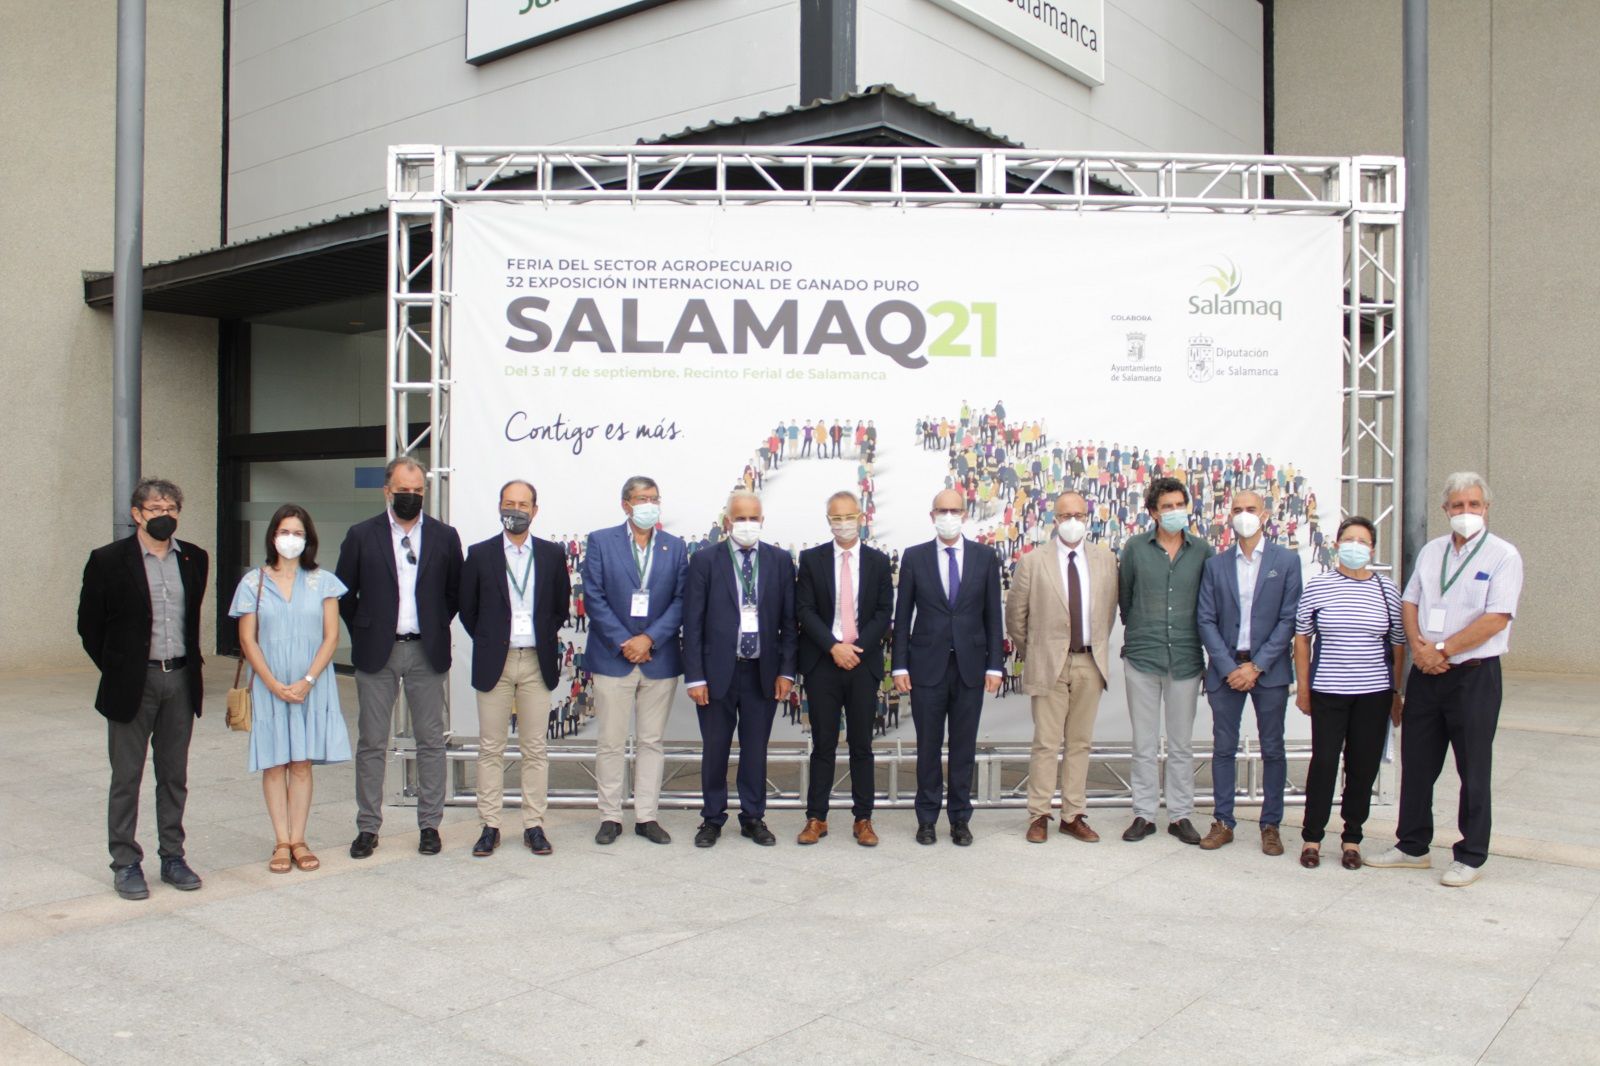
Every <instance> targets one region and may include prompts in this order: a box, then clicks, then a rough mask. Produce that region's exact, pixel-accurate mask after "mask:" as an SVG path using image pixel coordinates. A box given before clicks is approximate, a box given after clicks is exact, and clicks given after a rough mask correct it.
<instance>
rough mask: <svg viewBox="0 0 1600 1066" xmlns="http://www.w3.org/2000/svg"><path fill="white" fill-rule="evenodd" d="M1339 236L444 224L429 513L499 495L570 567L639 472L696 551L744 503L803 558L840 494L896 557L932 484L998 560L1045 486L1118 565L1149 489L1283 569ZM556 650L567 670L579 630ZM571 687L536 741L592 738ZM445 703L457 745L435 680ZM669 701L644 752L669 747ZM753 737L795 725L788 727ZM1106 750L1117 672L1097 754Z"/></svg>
mask: <svg viewBox="0 0 1600 1066" xmlns="http://www.w3.org/2000/svg"><path fill="white" fill-rule="evenodd" d="M1341 233H1342V230H1341V226H1340V223H1339V221H1338V220H1337V219H1327V218H1298V217H1270V218H1248V217H1238V216H1220V217H1197V216H1184V215H1118V214H1111V213H1081V214H1080V213H1073V212H1069V211H1034V210H1014V211H1013V210H1007V211H983V210H968V209H958V208H922V209H915V210H900V209H896V208H867V207H857V206H838V205H829V206H822V207H801V206H773V207H761V208H753V207H737V208H732V209H726V208H718V207H712V206H706V207H688V206H678V205H670V206H669V205H646V206H628V205H610V204H605V205H598V204H597V205H558V206H550V207H547V206H543V205H526V204H494V203H482V204H469V205H464V206H461V207H458V208H457V209H456V213H455V229H454V246H453V261H452V264H453V265H452V273H453V278H452V285H451V288H452V291H453V294H454V295H453V303H452V308H453V310H452V323H453V326H452V328H453V334H452V367H453V377H454V383H453V385H452V388H451V420H450V421H451V424H450V433H451V449H452V465H453V470H452V472H451V475H450V482H449V483H450V492H451V496H450V514H451V519H452V521H453V522H454V523H455V524H456V525H457V526H458V527H459V528H460V529H461V532H462V536H463V538H464V539H465V540H466V541H467V542H469V543H470V542H471V541H473V540H477V539H481V538H483V537H487V536H491V535H493V534H494V533H495V532H496V531H497V529H498V522H497V512H496V501H497V493H498V490H499V487H500V485H501V484H502V483H503V482H505V481H506V480H508V479H511V478H526V479H528V480H530V481H532V482H533V483H534V484H535V485H536V486H537V488H538V492H539V501H538V502H539V513H538V517H537V519H536V520H535V524H534V530H535V532H536V533H537V534H539V535H541V536H545V537H549V538H551V539H555V540H560V541H563V542H566V543H568V544H571V545H574V546H576V547H579V548H581V545H582V543H583V538H584V535H585V533H586V532H587V531H589V530H591V529H595V528H597V527H600V526H605V525H614V524H617V523H620V522H621V521H622V520H623V517H624V516H623V512H622V509H621V504H620V491H621V487H622V483H623V482H624V480H626V479H627V478H628V477H629V476H631V475H634V474H645V475H648V476H650V477H652V478H654V479H655V480H656V481H657V482H659V484H660V487H661V496H662V514H663V519H662V521H663V525H664V526H665V528H666V529H668V530H670V531H671V532H673V533H675V534H678V535H680V536H683V537H685V538H688V539H689V540H690V541H691V544H692V545H696V544H698V543H699V542H702V541H705V542H709V541H710V539H711V538H714V537H715V536H716V531H717V529H718V523H719V518H720V515H721V512H722V509H723V505H724V503H725V501H726V498H727V495H728V493H729V491H730V490H731V489H733V488H734V487H736V486H739V485H741V484H746V483H749V484H752V485H753V486H754V487H756V488H757V489H758V490H759V491H760V493H761V495H762V498H763V505H764V509H765V514H766V539H767V540H769V541H770V542H773V543H776V544H780V545H783V546H785V547H790V548H792V549H793V550H795V551H798V550H800V549H801V548H803V547H806V546H808V545H811V544H814V543H818V542H820V541H822V540H825V539H827V536H828V530H827V523H826V521H825V519H824V505H825V501H826V499H827V497H828V496H829V495H830V494H831V493H833V492H834V491H836V490H839V489H851V490H855V491H858V492H859V491H861V490H862V489H863V488H864V489H866V490H868V497H869V502H870V505H871V507H870V518H871V521H870V530H869V537H870V540H871V541H872V542H873V543H875V544H877V545H878V546H880V547H882V548H884V549H885V550H886V551H891V552H897V551H899V550H903V549H904V548H905V547H907V546H908V545H911V544H914V543H917V542H919V541H923V540H927V539H929V538H930V537H931V536H932V529H931V524H930V520H929V517H928V512H929V509H930V506H931V501H932V497H933V495H934V494H935V492H937V491H938V490H940V489H942V488H944V487H945V486H946V485H947V484H959V485H964V486H967V487H969V488H970V491H971V494H972V496H973V500H974V507H973V511H972V517H971V520H970V521H969V523H968V526H967V532H968V535H969V536H974V537H978V538H981V539H983V540H985V541H986V542H989V543H992V544H994V545H995V546H996V548H997V550H999V551H1000V553H1001V557H1002V560H1004V561H1006V562H1007V563H1008V564H1010V563H1011V562H1012V561H1013V560H1014V559H1015V558H1017V557H1019V556H1020V554H1021V553H1022V552H1023V551H1025V550H1028V549H1030V548H1031V547H1032V546H1033V545H1035V544H1040V543H1046V542H1047V538H1048V537H1049V536H1050V535H1051V529H1050V525H1049V523H1050V520H1051V519H1050V516H1051V515H1052V513H1053V511H1052V506H1053V500H1054V496H1055V494H1056V493H1058V492H1060V491H1063V490H1065V489H1067V488H1076V489H1081V490H1082V491H1084V493H1085V494H1086V495H1087V496H1088V497H1089V499H1090V500H1091V502H1092V503H1093V504H1094V507H1095V516H1094V520H1093V523H1092V533H1091V536H1092V537H1094V538H1095V539H1097V540H1102V541H1105V542H1106V543H1108V544H1109V545H1111V546H1112V547H1113V548H1114V549H1116V548H1120V546H1121V545H1122V543H1123V542H1124V541H1125V540H1126V539H1127V538H1128V537H1129V536H1131V535H1133V534H1134V533H1137V532H1139V531H1141V530H1142V529H1144V528H1146V521H1147V519H1146V516H1145V514H1144V509H1143V504H1142V500H1143V493H1144V489H1145V487H1146V485H1147V484H1148V481H1149V479H1150V478H1151V477H1153V476H1155V475H1156V474H1157V473H1167V474H1175V475H1177V476H1180V477H1183V478H1185V480H1186V481H1187V483H1188V484H1189V485H1190V488H1191V492H1192V493H1193V494H1194V496H1195V513H1196V518H1197V522H1196V527H1195V528H1196V529H1197V530H1198V531H1200V532H1202V533H1203V534H1204V535H1207V536H1209V537H1210V538H1211V539H1212V540H1213V542H1214V543H1217V544H1218V546H1219V547H1220V546H1222V545H1223V544H1225V543H1226V542H1227V540H1228V539H1229V533H1228V531H1227V506H1228V501H1229V499H1230V498H1231V493H1232V492H1233V491H1234V490H1235V489H1237V488H1252V489H1258V490H1261V491H1263V492H1264V494H1265V495H1266V496H1267V497H1268V499H1269V500H1270V501H1271V503H1272V504H1273V506H1274V508H1275V512H1276V514H1275V517H1274V520H1273V521H1272V522H1271V523H1269V526H1268V535H1269V536H1271V537H1273V538H1274V539H1275V540H1277V541H1278V542H1280V543H1285V544H1289V545H1291V546H1293V547H1295V548H1297V549H1298V550H1299V551H1300V553H1301V556H1302V559H1303V560H1304V565H1305V566H1306V568H1307V571H1308V575H1309V573H1310V572H1313V571H1315V570H1316V569H1317V568H1319V567H1320V566H1323V565H1325V564H1326V548H1327V545H1326V544H1325V543H1324V538H1326V541H1327V542H1331V541H1332V539H1333V538H1332V535H1331V534H1332V530H1331V529H1330V528H1328V523H1329V522H1331V521H1334V520H1335V518H1336V516H1337V513H1338V495H1339V493H1338V486H1339V482H1338V473H1339V469H1338V462H1339V447H1340V443H1339V442H1340V411H1341V397H1340V376H1341V370H1340V368H1341V365H1342V354H1341V312H1340V305H1341V300H1342V297H1341V291H1342V284H1343V269H1342V258H1341ZM836 427H837V431H838V432H837V439H836V435H835V429H836ZM464 639H465V638H464V637H463V638H462V641H463V643H462V646H461V647H459V648H458V660H459V661H465V659H466V652H467V648H466V647H465V644H464ZM566 639H567V640H568V641H570V643H571V644H572V645H573V648H572V651H573V653H574V654H573V659H574V660H575V662H576V661H577V660H578V657H579V655H580V654H581V651H582V647H583V643H584V641H585V639H586V633H585V632H584V630H583V629H582V628H579V627H574V629H573V630H572V631H571V633H570V634H568V635H567V637H566ZM1117 644H1118V646H1119V647H1120V637H1118V638H1117ZM1116 650H1117V649H1116V648H1113V655H1114V656H1115V652H1116ZM1012 669H1013V667H1012V664H1011V663H1010V662H1009V661H1008V664H1007V670H1008V672H1010V671H1011V670H1012ZM457 673H464V671H457ZM572 677H576V678H577V679H578V682H579V683H578V685H577V686H575V688H576V689H580V690H581V687H582V685H581V681H582V677H581V673H580V672H578V671H576V670H574V671H573V672H572V673H571V674H570V675H569V677H568V679H567V680H566V681H564V684H563V691H562V692H560V693H558V694H557V701H558V702H557V705H556V707H555V708H554V709H553V710H552V716H553V717H552V723H551V732H552V736H555V737H558V738H564V737H569V736H570V737H575V738H592V737H593V735H594V727H593V724H592V721H591V720H589V719H586V718H585V717H584V715H583V714H582V712H583V711H584V710H585V706H584V704H585V700H584V699H583V698H582V696H581V693H578V692H575V691H574V686H571V678H572ZM454 694H455V697H456V698H455V699H454V701H453V707H452V713H453V719H454V725H455V731H456V732H457V734H458V735H466V736H470V735H472V734H473V733H474V732H475V729H476V727H475V724H474V723H475V717H474V705H473V702H472V699H471V693H470V689H468V688H467V687H466V685H465V682H464V680H460V681H458V682H457V688H456V689H455V690H454ZM884 702H885V706H884V714H883V720H882V721H881V723H880V729H881V730H882V734H883V736H885V737H887V738H888V739H891V740H892V739H897V738H901V739H905V740H907V741H910V740H912V739H913V731H912V728H911V716H910V709H909V706H906V707H901V706H900V705H899V701H898V700H895V701H893V705H892V706H891V703H890V701H889V700H888V699H887V698H886V699H885V701H884ZM1204 702H1205V701H1204V698H1203V697H1202V700H1201V714H1200V717H1199V719H1198V720H1197V723H1196V735H1197V736H1198V737H1201V738H1204V737H1206V736H1208V735H1209V717H1208V715H1207V714H1206V711H1205V706H1204ZM679 703H680V705H681V706H680V707H679V708H678V709H677V711H676V712H675V714H674V719H673V728H672V731H671V732H670V733H669V739H675V740H691V741H692V740H696V739H698V729H697V726H696V723H695V718H694V715H693V711H692V705H691V704H690V703H689V702H688V700H687V698H686V697H684V696H683V695H682V693H681V692H680V695H679ZM569 704H570V705H569ZM1248 717H1249V716H1248V715H1247V718H1248ZM1300 717H1301V716H1299V715H1296V714H1293V713H1292V712H1291V719H1299V718H1300ZM1290 725H1291V729H1293V728H1296V727H1299V728H1300V735H1302V736H1304V735H1308V734H1307V733H1306V732H1305V730H1304V727H1303V726H1301V725H1300V723H1299V722H1297V721H1291V723H1290ZM774 735H775V737H778V738H780V739H782V738H786V737H787V738H798V737H801V736H802V735H803V732H802V722H801V720H800V716H799V715H798V714H791V715H785V716H782V717H780V718H779V724H778V727H777V730H776V732H775V734H774ZM1031 735H1032V725H1031V719H1030V717H1029V712H1028V700H1027V697H1026V696H1024V695H1022V694H1021V692H1020V691H1015V692H1010V693H1008V694H1007V695H1005V696H1004V697H990V698H989V700H988V703H987V705H986V707H985V711H984V728H983V737H984V738H985V739H987V740H1006V741H1026V740H1028V739H1029V738H1030V737H1031ZM1128 735H1129V733H1128V721H1127V716H1126V712H1125V710H1124V701H1123V696H1122V680H1121V676H1120V667H1119V668H1118V672H1117V673H1116V674H1115V676H1113V678H1112V680H1111V686H1110V689H1109V691H1108V692H1107V694H1106V698H1105V700H1104V701H1103V703H1102V706H1101V712H1100V718H1099V727H1098V729H1097V738H1098V739H1100V740H1103V741H1115V740H1123V739H1126V738H1127V737H1128Z"/></svg>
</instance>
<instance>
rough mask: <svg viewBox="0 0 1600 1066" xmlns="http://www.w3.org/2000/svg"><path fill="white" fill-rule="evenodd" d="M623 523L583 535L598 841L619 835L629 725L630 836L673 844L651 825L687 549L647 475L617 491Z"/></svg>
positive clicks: (677, 650)
mask: <svg viewBox="0 0 1600 1066" xmlns="http://www.w3.org/2000/svg"><path fill="white" fill-rule="evenodd" d="M622 510H623V513H624V514H626V515H627V520H626V521H625V522H623V523H622V524H621V525H620V526H610V527H608V528H606V529H597V530H595V531H594V532H593V533H590V534H589V540H588V546H587V548H586V549H585V551H584V557H583V568H582V571H581V572H582V575H583V601H584V609H585V613H587V615H588V616H589V641H588V645H587V646H586V647H585V648H584V667H585V668H586V669H587V670H589V672H590V673H592V674H593V675H594V703H595V716H596V717H597V718H598V719H599V728H600V735H599V738H598V739H597V740H596V741H595V750H594V775H595V792H596V796H597V799H598V805H599V808H600V831H599V832H597V833H596V834H595V837H594V839H595V843H597V844H610V843H613V842H614V841H615V840H616V839H617V837H618V836H620V835H621V833H622V778H623V768H624V765H625V757H624V755H623V747H624V745H626V743H627V740H628V726H629V724H630V722H636V727H635V729H634V753H635V754H634V765H633V814H634V826H633V831H634V832H635V833H637V834H639V835H640V836H642V837H644V838H645V839H646V840H648V841H650V842H651V843H652V844H670V843H671V842H672V837H671V836H670V835H669V834H668V833H667V831H666V829H664V828H663V827H662V825H661V823H660V822H659V821H657V820H656V815H657V808H658V805H659V803H660V799H661V768H662V764H663V762H664V761H665V754H664V751H663V748H662V744H661V738H662V735H663V734H664V733H665V732H666V728H667V717H668V715H669V714H670V713H671V710H672V697H673V695H674V694H676V692H677V690H678V678H679V677H680V676H681V675H682V673H683V668H682V647H681V643H680V641H679V636H678V629H679V627H680V626H681V625H682V624H683V581H684V573H685V571H686V569H687V568H688V564H689V553H688V549H687V548H686V547H685V546H684V543H683V540H682V538H680V537H675V536H673V535H672V534H671V533H668V532H667V531H666V530H664V529H659V528H657V527H658V526H659V524H660V522H661V489H660V488H659V487H657V485H656V483H655V482H654V481H652V480H651V479H650V478H647V477H640V476H636V477H631V478H629V479H628V480H627V481H625V482H624V483H623V485H622Z"/></svg>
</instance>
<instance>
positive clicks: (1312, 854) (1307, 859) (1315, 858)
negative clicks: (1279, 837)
mask: <svg viewBox="0 0 1600 1066" xmlns="http://www.w3.org/2000/svg"><path fill="white" fill-rule="evenodd" d="M1300 865H1301V866H1304V867H1305V868H1306V869H1308V870H1315V869H1316V868H1317V867H1319V866H1321V865H1322V849H1321V848H1319V847H1317V846H1316V845H1315V844H1307V845H1306V846H1305V847H1303V848H1301V849H1300Z"/></svg>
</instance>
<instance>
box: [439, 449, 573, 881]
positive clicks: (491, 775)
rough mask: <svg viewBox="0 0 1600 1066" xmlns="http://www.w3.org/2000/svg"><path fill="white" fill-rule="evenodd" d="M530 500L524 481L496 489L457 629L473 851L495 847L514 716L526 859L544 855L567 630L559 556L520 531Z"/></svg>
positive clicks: (466, 573) (465, 581)
mask: <svg viewBox="0 0 1600 1066" xmlns="http://www.w3.org/2000/svg"><path fill="white" fill-rule="evenodd" d="M538 501H539V494H538V492H537V490H535V489H534V487H533V485H532V484H530V483H529V482H526V481H508V482H506V483H505V485H504V486H502V487H501V489H500V525H501V528H502V529H503V530H504V532H503V533H499V534H496V535H495V536H492V537H490V538H489V539H488V540H483V541H479V542H478V543H477V544H474V545H473V546H472V547H471V548H470V549H469V550H468V551H467V561H466V563H465V564H464V565H463V566H462V568H461V624H462V625H463V626H464V627H465V628H466V630H467V635H468V636H470V637H471V638H472V687H473V688H475V689H477V691H478V816H479V817H480V818H482V819H483V832H482V833H481V834H480V835H479V837H478V842H477V844H475V845H473V848H472V854H474V855H476V856H478V857H479V858H484V857H487V856H489V855H493V854H494V849H495V848H497V847H499V846H500V810H501V800H502V793H503V792H504V790H505V771H506V738H507V736H508V735H509V733H510V729H511V715H512V713H513V712H515V713H516V715H517V746H518V747H519V748H520V749H521V751H522V842H523V844H525V845H527V847H528V849H529V850H530V851H532V852H533V853H534V854H535V855H548V854H550V852H551V850H552V849H551V847H550V840H549V838H548V837H546V836H545V833H544V815H545V808H546V805H547V798H548V794H549V784H550V762H549V758H548V756H547V755H546V752H545V739H546V734H547V733H548V732H549V728H548V727H549V724H550V722H551V721H552V719H551V717H550V715H551V710H550V693H551V692H552V691H554V690H555V689H557V688H558V687H559V686H560V684H561V658H560V655H561V637H560V631H561V627H562V626H564V625H566V624H567V608H568V605H569V603H570V600H571V596H572V582H571V579H570V578H569V577H568V576H567V553H566V551H565V550H564V549H563V548H562V547H561V546H560V545H558V544H554V543H552V542H551V541H548V540H541V539H540V538H538V537H535V536H532V535H531V534H530V533H529V532H528V527H529V526H530V525H531V524H532V523H533V519H534V516H535V515H537V514H538V513H539V502H538Z"/></svg>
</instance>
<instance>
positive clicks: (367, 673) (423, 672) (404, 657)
mask: <svg viewBox="0 0 1600 1066" xmlns="http://www.w3.org/2000/svg"><path fill="white" fill-rule="evenodd" d="M427 487H428V471H427V468H426V467H424V466H423V465H422V464H421V463H420V462H418V461H417V460H416V459H413V458H412V457H411V456H408V455H402V456H400V457H398V458H396V459H391V460H390V461H389V465H388V466H387V467H386V468H385V470H384V478H383V496H384V500H385V501H386V502H387V504H388V506H387V507H386V508H385V509H384V512H383V514H380V515H378V516H377V517H375V518H369V519H367V520H366V521H364V522H357V523H356V524H355V525H353V526H351V527H350V531H349V532H348V533H346V534H345V538H344V543H343V544H342V545H340V546H339V562H338V565H337V566H335V567H334V573H336V574H337V575H338V577H339V580H340V581H342V582H344V584H345V587H346V588H347V589H349V590H350V591H349V592H347V593H346V594H345V596H344V597H343V598H342V599H341V600H340V601H339V614H340V615H342V616H343V618H344V624H345V627H346V628H347V629H349V631H350V658H351V661H352V662H353V663H354V665H355V668H356V698H357V699H358V700H359V702H360V707H361V711H360V716H359V719H358V723H357V729H356V830H357V832H356V838H355V840H353V841H351V843H350V857H351V858H352V859H364V858H366V857H367V856H369V855H371V854H372V849H373V848H376V847H377V846H378V827H379V826H381V825H382V824H383V772H384V766H385V763H386V762H387V761H388V748H389V739H390V730H389V727H390V723H391V722H392V721H393V718H394V703H395V700H396V699H397V698H399V695H400V686H401V685H404V686H405V690H406V706H407V707H408V708H409V709H410V711H411V728H412V733H413V734H414V735H415V737H416V745H417V825H418V827H419V828H420V829H421V830H422V832H421V836H420V838H419V840H418V842H417V850H418V851H420V852H421V853H422V854H424V855H437V854H438V853H439V849H440V847H441V844H440V840H439V820H440V818H441V817H443V815H444V790H445V776H446V775H445V750H444V730H445V701H444V679H445V675H446V673H448V671H449V670H450V620H451V619H452V618H454V617H455V616H456V608H457V605H458V600H459V592H460V588H461V537H460V535H459V534H457V533H456V531H455V529H453V528H452V527H450V526H447V525H445V524H444V523H443V522H440V521H438V520H437V519H434V518H432V517H429V516H426V515H424V514H423V513H422V502H423V496H424V494H425V493H426V492H427Z"/></svg>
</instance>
